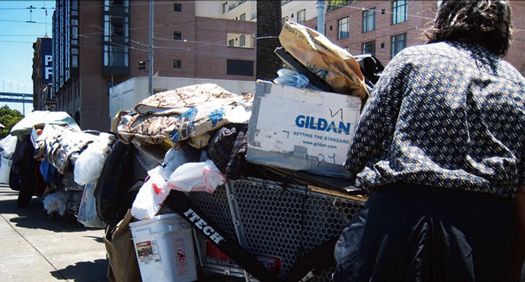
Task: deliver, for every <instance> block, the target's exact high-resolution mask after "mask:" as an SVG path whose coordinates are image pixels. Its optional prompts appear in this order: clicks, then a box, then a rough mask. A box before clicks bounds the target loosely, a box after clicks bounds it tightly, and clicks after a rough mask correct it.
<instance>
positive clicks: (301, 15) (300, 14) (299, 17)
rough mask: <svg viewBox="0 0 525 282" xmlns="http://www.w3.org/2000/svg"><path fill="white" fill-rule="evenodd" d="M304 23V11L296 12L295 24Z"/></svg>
mask: <svg viewBox="0 0 525 282" xmlns="http://www.w3.org/2000/svg"><path fill="white" fill-rule="evenodd" d="M305 21H306V10H301V11H299V12H297V23H300V24H302V23H304V22H305Z"/></svg>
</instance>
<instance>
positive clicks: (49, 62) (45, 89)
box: [31, 37, 56, 111]
mask: <svg viewBox="0 0 525 282" xmlns="http://www.w3.org/2000/svg"><path fill="white" fill-rule="evenodd" d="M33 50H34V52H33V73H32V75H31V79H32V80H33V109H35V110H50V111H52V110H54V109H55V106H56V101H55V99H54V97H53V93H52V91H51V83H52V82H53V59H52V56H53V55H52V54H53V52H52V51H53V40H52V39H51V38H49V37H41V38H38V39H37V40H36V42H35V43H33Z"/></svg>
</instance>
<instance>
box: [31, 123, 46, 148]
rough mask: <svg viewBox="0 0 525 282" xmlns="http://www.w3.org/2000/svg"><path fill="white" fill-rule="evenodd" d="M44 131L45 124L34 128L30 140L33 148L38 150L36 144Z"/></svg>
mask: <svg viewBox="0 0 525 282" xmlns="http://www.w3.org/2000/svg"><path fill="white" fill-rule="evenodd" d="M42 130H44V125H43V124H39V125H34V126H33V128H32V129H31V136H30V138H31V142H32V143H33V147H35V149H38V145H37V144H36V139H38V136H40V134H42Z"/></svg>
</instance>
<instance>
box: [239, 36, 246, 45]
mask: <svg viewBox="0 0 525 282" xmlns="http://www.w3.org/2000/svg"><path fill="white" fill-rule="evenodd" d="M244 45H246V36H245V35H241V36H240V37H239V46H241V47H242V46H244Z"/></svg>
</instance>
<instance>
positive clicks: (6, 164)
mask: <svg viewBox="0 0 525 282" xmlns="http://www.w3.org/2000/svg"><path fill="white" fill-rule="evenodd" d="M1 159H2V163H1V164H0V183H5V184H9V172H10V171H11V165H12V164H13V161H12V160H10V159H6V158H4V157H1Z"/></svg>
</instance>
